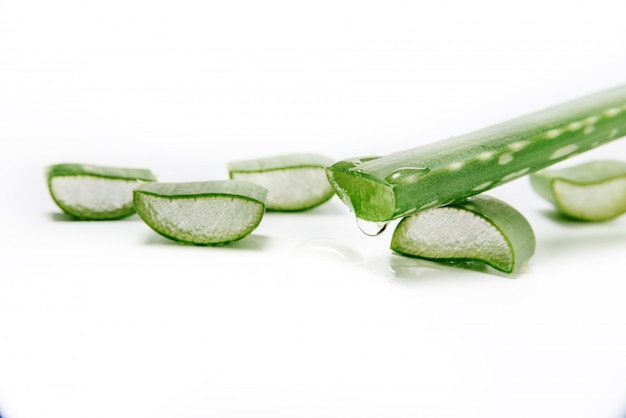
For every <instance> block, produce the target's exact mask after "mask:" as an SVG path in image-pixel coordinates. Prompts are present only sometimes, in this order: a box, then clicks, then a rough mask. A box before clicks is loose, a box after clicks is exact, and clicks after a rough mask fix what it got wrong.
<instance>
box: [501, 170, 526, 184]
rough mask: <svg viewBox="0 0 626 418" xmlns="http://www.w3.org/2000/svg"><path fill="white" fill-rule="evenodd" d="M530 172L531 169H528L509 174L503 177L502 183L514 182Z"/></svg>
mask: <svg viewBox="0 0 626 418" xmlns="http://www.w3.org/2000/svg"><path fill="white" fill-rule="evenodd" d="M529 171H530V167H526V168H524V169H522V170H519V171H516V172H515V173H511V174H507V175H506V176H504V177H502V181H503V182H504V181H509V180H513V179H515V178H518V177H521V176H523V175H524V174H526V173H528V172H529Z"/></svg>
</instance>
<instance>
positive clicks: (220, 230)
mask: <svg viewBox="0 0 626 418" xmlns="http://www.w3.org/2000/svg"><path fill="white" fill-rule="evenodd" d="M266 197H267V190H266V189H265V188H263V187H261V186H259V185H256V184H253V183H249V182H244V181H237V180H223V181H206V182H189V183H151V184H145V185H143V186H142V187H139V188H137V189H136V190H135V191H134V203H135V208H136V209H137V214H138V215H139V216H140V217H141V219H143V221H144V222H145V223H146V224H147V225H148V226H150V227H151V228H152V229H153V230H154V231H156V232H157V233H159V234H161V235H163V236H164V237H166V238H169V239H172V240H174V241H178V242H181V243H186V244H195V245H224V244H227V243H229V242H232V241H237V240H240V239H242V238H244V237H245V236H247V235H249V234H250V233H252V231H254V229H256V227H257V226H258V225H259V223H260V222H261V219H262V218H263V214H264V213H265V200H266Z"/></svg>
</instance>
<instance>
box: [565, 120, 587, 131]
mask: <svg viewBox="0 0 626 418" xmlns="http://www.w3.org/2000/svg"><path fill="white" fill-rule="evenodd" d="M583 126H584V123H582V122H580V121H576V122H572V123H570V124H569V125H567V129H568V130H569V131H577V130H579V129H580V128H582V127H583Z"/></svg>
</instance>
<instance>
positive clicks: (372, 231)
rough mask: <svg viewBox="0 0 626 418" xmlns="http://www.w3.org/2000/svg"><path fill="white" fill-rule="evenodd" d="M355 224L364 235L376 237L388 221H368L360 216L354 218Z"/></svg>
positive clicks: (383, 229)
mask: <svg viewBox="0 0 626 418" xmlns="http://www.w3.org/2000/svg"><path fill="white" fill-rule="evenodd" d="M356 224H357V226H358V227H359V229H360V230H361V232H363V233H364V234H365V235H367V236H370V237H376V236H378V235H380V234H382V233H383V232H384V231H385V229H387V225H389V222H370V221H365V220H363V219H361V218H356Z"/></svg>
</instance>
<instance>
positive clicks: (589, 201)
mask: <svg viewBox="0 0 626 418" xmlns="http://www.w3.org/2000/svg"><path fill="white" fill-rule="evenodd" d="M530 183H531V184H532V186H533V189H535V191H536V192H537V193H538V194H539V195H540V196H542V197H543V198H545V199H546V200H548V201H549V202H551V203H553V204H554V205H555V206H556V208H557V209H558V210H559V212H561V213H562V214H564V215H566V216H569V217H570V218H574V219H580V220H584V221H606V220H609V219H613V218H616V217H618V216H619V215H621V214H623V213H625V212H626V163H624V162H620V161H594V162H589V163H585V164H580V165H577V166H573V167H568V168H564V169H560V170H542V171H539V172H537V173H534V174H533V175H531V176H530Z"/></svg>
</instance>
